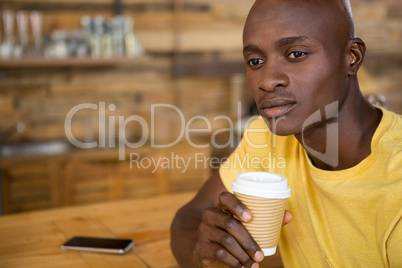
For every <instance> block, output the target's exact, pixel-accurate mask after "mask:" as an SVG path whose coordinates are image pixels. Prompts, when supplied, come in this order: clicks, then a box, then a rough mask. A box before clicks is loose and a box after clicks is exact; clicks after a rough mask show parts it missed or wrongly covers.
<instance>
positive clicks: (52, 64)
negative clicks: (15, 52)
mask: <svg viewBox="0 0 402 268" xmlns="http://www.w3.org/2000/svg"><path fill="white" fill-rule="evenodd" d="M146 62H149V57H147V56H140V57H134V58H123V57H121V58H96V59H95V58H65V59H46V58H25V59H0V69H8V68H64V67H113V66H139V65H141V64H144V63H146Z"/></svg>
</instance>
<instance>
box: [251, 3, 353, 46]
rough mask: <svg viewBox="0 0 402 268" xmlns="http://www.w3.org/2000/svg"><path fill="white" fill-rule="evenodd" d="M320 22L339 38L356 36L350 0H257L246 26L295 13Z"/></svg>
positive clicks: (291, 15)
mask: <svg viewBox="0 0 402 268" xmlns="http://www.w3.org/2000/svg"><path fill="white" fill-rule="evenodd" d="M296 13H297V15H299V16H300V15H303V16H305V17H306V18H309V17H310V20H311V21H315V22H319V25H317V26H316V27H319V26H321V27H325V28H326V31H327V32H328V33H330V34H331V35H336V38H337V39H338V40H340V39H341V40H343V41H347V40H349V39H351V38H354V37H355V30H354V23H353V13H352V8H351V5H350V2H349V0H256V1H255V3H254V5H253V7H252V8H251V10H250V12H249V15H248V17H247V21H246V26H247V24H249V23H254V22H256V21H261V20H267V19H268V20H269V19H274V18H275V17H279V16H290V18H291V19H292V18H295V14H296Z"/></svg>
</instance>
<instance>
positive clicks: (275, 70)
mask: <svg viewBox="0 0 402 268" xmlns="http://www.w3.org/2000/svg"><path fill="white" fill-rule="evenodd" d="M288 85H289V76H288V75H287V73H286V72H285V70H284V66H283V63H281V62H280V61H273V60H272V61H267V62H266V63H265V65H264V67H263V68H262V71H261V73H260V78H259V83H258V88H259V89H260V90H263V91H270V92H273V91H275V90H277V89H278V88H281V87H287V86H288Z"/></svg>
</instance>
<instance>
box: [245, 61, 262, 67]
mask: <svg viewBox="0 0 402 268" xmlns="http://www.w3.org/2000/svg"><path fill="white" fill-rule="evenodd" d="M262 62H263V61H262V60H261V59H251V60H249V61H248V64H249V65H251V66H256V65H259V64H261V63H262Z"/></svg>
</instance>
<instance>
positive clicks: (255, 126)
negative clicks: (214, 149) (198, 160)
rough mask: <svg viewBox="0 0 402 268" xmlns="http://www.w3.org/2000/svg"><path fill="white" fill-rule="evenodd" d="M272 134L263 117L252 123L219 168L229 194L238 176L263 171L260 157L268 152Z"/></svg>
mask: <svg viewBox="0 0 402 268" xmlns="http://www.w3.org/2000/svg"><path fill="white" fill-rule="evenodd" d="M270 133H271V132H270V131H269V129H268V127H267V125H266V124H265V122H264V121H263V120H262V119H261V117H259V118H257V119H255V120H254V121H252V122H251V123H250V125H249V126H248V127H247V129H246V131H245V132H244V135H243V137H242V139H241V141H240V143H239V145H238V146H237V148H236V149H235V150H234V151H233V153H232V154H231V155H230V156H229V157H228V158H227V159H226V161H224V162H223V163H222V165H221V166H220V168H219V175H220V176H221V180H222V182H223V184H224V186H225V187H226V189H227V190H228V191H229V192H232V190H231V188H232V182H233V181H234V180H235V179H236V176H237V174H239V173H241V172H248V171H262V169H261V166H260V165H259V164H258V157H259V155H261V154H263V151H264V150H265V151H266V147H267V144H268V136H269V135H270ZM256 160H257V161H256Z"/></svg>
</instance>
